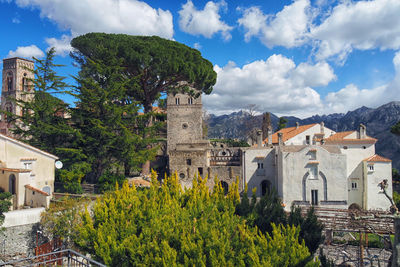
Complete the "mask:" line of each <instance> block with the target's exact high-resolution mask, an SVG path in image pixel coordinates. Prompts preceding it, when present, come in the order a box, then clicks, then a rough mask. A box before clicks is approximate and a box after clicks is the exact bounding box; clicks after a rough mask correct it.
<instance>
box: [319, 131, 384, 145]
mask: <svg viewBox="0 0 400 267" xmlns="http://www.w3.org/2000/svg"><path fill="white" fill-rule="evenodd" d="M354 132H355V131H347V132H338V133H336V134H334V135H331V136H329V137H328V138H325V139H324V141H325V143H327V144H375V143H376V141H378V139H375V138H372V137H370V136H366V138H363V139H358V138H346V137H347V136H349V135H350V134H352V133H354Z"/></svg>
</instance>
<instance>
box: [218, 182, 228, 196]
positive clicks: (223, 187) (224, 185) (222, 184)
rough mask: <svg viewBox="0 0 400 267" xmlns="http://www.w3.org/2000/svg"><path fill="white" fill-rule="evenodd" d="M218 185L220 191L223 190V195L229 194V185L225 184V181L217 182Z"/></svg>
mask: <svg viewBox="0 0 400 267" xmlns="http://www.w3.org/2000/svg"><path fill="white" fill-rule="evenodd" d="M219 184H220V185H221V187H222V189H223V190H224V194H225V195H227V194H228V192H229V185H228V183H227V182H225V181H221V182H219Z"/></svg>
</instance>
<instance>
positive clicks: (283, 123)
mask: <svg viewBox="0 0 400 267" xmlns="http://www.w3.org/2000/svg"><path fill="white" fill-rule="evenodd" d="M287 122H288V120H287V119H286V118H285V117H280V118H279V121H278V128H277V131H279V130H281V129H283V128H286V123H287Z"/></svg>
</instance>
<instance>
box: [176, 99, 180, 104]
mask: <svg viewBox="0 0 400 267" xmlns="http://www.w3.org/2000/svg"><path fill="white" fill-rule="evenodd" d="M179 102H180V101H179V97H177V98H175V104H176V105H179Z"/></svg>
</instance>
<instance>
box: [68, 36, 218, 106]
mask: <svg viewBox="0 0 400 267" xmlns="http://www.w3.org/2000/svg"><path fill="white" fill-rule="evenodd" d="M71 45H72V47H73V48H75V49H76V52H74V53H73V54H72V56H73V57H74V58H75V60H76V61H77V63H78V64H80V65H81V71H80V76H81V77H89V76H91V77H93V78H95V79H99V78H101V77H96V69H95V68H93V66H92V64H90V62H91V61H94V62H101V63H104V64H107V65H111V64H118V65H119V66H120V67H122V69H121V74H123V77H124V78H125V79H126V80H127V81H128V82H129V90H128V95H129V96H131V97H133V98H134V99H136V100H137V101H140V102H141V103H142V104H143V106H144V110H145V112H150V111H151V106H152V104H153V103H154V101H156V100H157V99H158V98H159V97H160V93H165V92H172V93H176V92H179V91H185V92H189V93H192V94H194V93H195V92H192V91H191V90H190V89H189V87H188V86H187V85H186V83H185V82H187V83H188V84H190V85H191V86H192V87H194V88H196V89H197V90H198V91H200V92H204V93H206V94H210V93H211V91H212V89H213V85H214V84H215V82H216V77H217V74H216V73H215V71H214V70H213V65H212V64H211V62H209V61H208V60H206V59H204V58H203V57H202V56H201V53H200V52H199V51H198V50H196V49H193V48H190V47H188V46H186V45H184V44H181V43H178V42H175V41H171V40H166V39H163V38H160V37H157V36H151V37H150V36H131V35H125V34H106V33H88V34H85V35H82V36H79V37H76V38H74V39H73V40H72V41H71Z"/></svg>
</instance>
